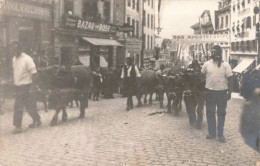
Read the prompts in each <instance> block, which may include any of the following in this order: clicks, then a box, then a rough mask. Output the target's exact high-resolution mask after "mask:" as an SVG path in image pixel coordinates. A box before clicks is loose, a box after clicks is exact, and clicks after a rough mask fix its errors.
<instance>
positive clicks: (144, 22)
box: [143, 11, 146, 26]
mask: <svg viewBox="0 0 260 166" xmlns="http://www.w3.org/2000/svg"><path fill="white" fill-rule="evenodd" d="M143 17H144V18H143V25H144V26H146V12H145V11H143Z"/></svg>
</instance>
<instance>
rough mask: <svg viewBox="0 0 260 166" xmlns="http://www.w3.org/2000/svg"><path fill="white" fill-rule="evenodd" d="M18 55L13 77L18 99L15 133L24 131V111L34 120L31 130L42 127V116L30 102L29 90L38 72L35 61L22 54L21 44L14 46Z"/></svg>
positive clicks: (15, 59)
mask: <svg viewBox="0 0 260 166" xmlns="http://www.w3.org/2000/svg"><path fill="white" fill-rule="evenodd" d="M14 47H15V49H16V50H17V54H16V55H15V56H14V57H13V75H14V84H15V91H16V98H15V104H14V116H13V125H14V126H15V130H14V132H13V133H20V132H21V131H22V118H23V109H24V108H26V110H27V112H28V113H29V115H30V116H31V117H32V119H33V123H32V124H30V125H29V127H30V128H33V127H37V126H40V125H41V121H40V116H39V114H38V113H37V108H36V107H35V106H36V105H35V104H34V103H33V102H32V101H30V93H29V89H30V88H31V86H32V77H33V75H34V74H35V73H37V71H36V67H35V64H34V62H33V59H32V58H31V57H30V56H29V55H27V54H25V53H24V52H22V46H21V43H15V44H14Z"/></svg>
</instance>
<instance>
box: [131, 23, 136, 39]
mask: <svg viewBox="0 0 260 166" xmlns="http://www.w3.org/2000/svg"><path fill="white" fill-rule="evenodd" d="M132 26H133V27H134V31H133V35H132V36H135V34H136V33H135V30H136V28H135V20H134V19H132Z"/></svg>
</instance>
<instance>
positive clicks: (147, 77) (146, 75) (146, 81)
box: [137, 70, 158, 106]
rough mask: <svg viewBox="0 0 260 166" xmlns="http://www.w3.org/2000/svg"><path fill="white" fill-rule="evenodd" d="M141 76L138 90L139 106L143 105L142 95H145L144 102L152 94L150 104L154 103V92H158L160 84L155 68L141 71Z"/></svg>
mask: <svg viewBox="0 0 260 166" xmlns="http://www.w3.org/2000/svg"><path fill="white" fill-rule="evenodd" d="M140 74H141V78H140V82H139V85H138V86H137V87H138V92H137V99H138V106H141V105H142V102H141V97H142V95H144V103H147V95H148V94H150V98H149V104H152V102H153V101H152V97H153V93H155V92H156V88H157V86H158V78H157V75H156V72H155V71H153V70H143V71H141V72H140Z"/></svg>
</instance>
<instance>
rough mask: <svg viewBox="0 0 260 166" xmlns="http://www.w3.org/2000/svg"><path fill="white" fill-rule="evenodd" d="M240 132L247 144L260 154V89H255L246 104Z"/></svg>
mask: <svg viewBox="0 0 260 166" xmlns="http://www.w3.org/2000/svg"><path fill="white" fill-rule="evenodd" d="M240 132H241V135H242V137H243V138H244V141H245V143H246V144H247V145H249V146H250V147H251V148H253V149H254V150H257V151H258V152H260V88H255V89H254V91H253V94H252V98H251V99H250V100H248V101H247V102H245V104H244V109H243V112H242V116H241V124H240Z"/></svg>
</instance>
